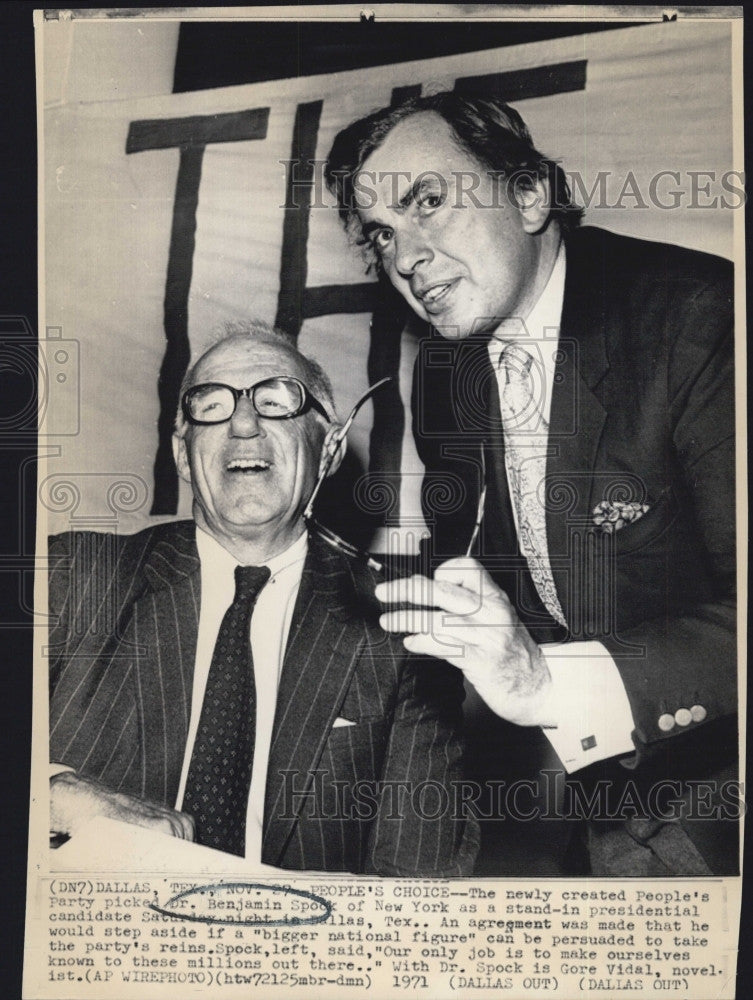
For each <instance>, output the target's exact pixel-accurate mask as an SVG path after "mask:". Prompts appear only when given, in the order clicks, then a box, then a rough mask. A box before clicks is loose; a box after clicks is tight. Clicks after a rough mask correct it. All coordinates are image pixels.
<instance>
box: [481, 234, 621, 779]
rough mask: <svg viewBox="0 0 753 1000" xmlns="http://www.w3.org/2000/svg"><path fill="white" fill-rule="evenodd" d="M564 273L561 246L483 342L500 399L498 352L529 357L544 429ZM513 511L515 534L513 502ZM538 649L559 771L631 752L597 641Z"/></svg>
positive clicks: (610, 671) (607, 659)
mask: <svg viewBox="0 0 753 1000" xmlns="http://www.w3.org/2000/svg"><path fill="white" fill-rule="evenodd" d="M565 270H566V263H565V247H564V244H561V245H560V249H559V253H558V255H557V260H556V261H555V265H554V268H553V270H552V273H551V275H550V277H549V281H548V282H547V284H546V287H545V288H544V290H543V292H542V293H541V296H540V298H539V299H538V301H537V302H536V304H535V305H534V307H533V309H532V310H531V312H530V313H529V315H528V316H527V317H526V318H525V320H521V319H518V318H514V319H509V320H505V321H504V322H503V323H501V324H500V326H499V327H498V328H497V329H496V330H495V332H494V335H493V336H492V338H491V340H490V341H489V357H490V359H491V362H492V367H493V369H494V371H495V372H496V373H497V389H498V391H499V394H500V399H501V396H502V392H503V390H504V387H505V370H504V365H501V364H500V359H501V355H502V352H503V351H504V349H505V347H507V345H508V344H509V343H511V342H515V343H518V344H520V346H521V347H523V348H524V349H525V350H526V351H528V353H529V354H530V355H531V356H532V357H533V359H534V363H533V365H532V366H531V378H532V380H533V381H532V385H533V392H534V395H535V398H536V401H537V404H538V413H539V414H540V415H541V416H542V417H543V418H544V420H545V421H546V422H547V423H548V422H549V415H550V412H551V407H552V386H553V384H554V373H555V368H556V360H555V359H556V352H557V346H558V343H559V328H560V322H561V319H562V304H563V300H564V295H565ZM534 422H535V420H534ZM533 429H534V430H536V428H533ZM508 485H509V483H508ZM510 496H511V497H512V488H511V489H510ZM512 508H513V517H514V518H515V526H516V528H517V526H518V521H517V511H516V510H515V504H514V503H513V504H512ZM541 649H542V652H543V654H544V656H545V658H546V662H547V666H548V667H549V672H550V673H551V675H552V687H551V692H550V699H549V702H548V705H549V706H551V708H552V711H553V712H554V715H553V717H554V718H556V719H557V725H556V726H554V727H546V728H545V729H544V733H545V734H546V736H547V738H548V739H549V742H550V743H551V745H552V747H553V748H554V750H555V752H556V754H557V756H558V757H559V758H560V760H561V761H562V764H563V766H564V768H565V770H566V771H568V772H572V771H577V770H579V769H580V768H582V767H586V766H587V765H588V764H593V763H594V762H595V761H598V760H605V759H606V758H607V757H614V756H616V755H617V754H623V753H629V752H631V751H632V750H633V749H634V746H633V741H632V739H631V736H630V734H631V733H632V731H633V728H634V725H635V724H634V721H633V714H632V711H631V709H630V702H629V700H628V696H627V693H626V691H625V686H624V684H623V683H622V678H621V677H620V673H619V670H618V669H617V666H616V664H615V662H614V660H613V659H612V656H611V655H610V653H609V652H608V651H607V649H606V648H605V647H604V646H603V645H602V643H600V642H598V641H596V640H589V641H585V642H567V643H557V644H555V643H552V644H546V645H543V646H542V647H541Z"/></svg>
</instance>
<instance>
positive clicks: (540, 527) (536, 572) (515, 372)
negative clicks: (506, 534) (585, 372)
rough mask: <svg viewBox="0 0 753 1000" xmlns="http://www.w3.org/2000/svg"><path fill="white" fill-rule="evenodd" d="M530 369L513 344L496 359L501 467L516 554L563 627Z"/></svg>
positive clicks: (541, 424) (542, 436)
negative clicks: (501, 382)
mask: <svg viewBox="0 0 753 1000" xmlns="http://www.w3.org/2000/svg"><path fill="white" fill-rule="evenodd" d="M532 365H533V358H532V357H531V355H530V354H529V353H528V351H526V350H525V348H523V347H522V346H521V345H520V344H517V343H514V344H508V346H507V347H506V348H505V350H504V351H503V352H502V356H501V358H500V367H502V368H503V370H504V373H505V386H504V389H503V391H502V393H501V395H500V410H501V413H502V428H503V430H504V435H505V464H506V466H507V474H508V479H509V482H510V488H511V492H512V499H513V503H514V505H515V514H516V517H517V522H518V524H517V526H518V542H519V544H520V551H521V552H522V553H523V555H524V556H525V558H526V562H527V563H528V568H529V570H530V572H531V577H532V578H533V582H534V584H535V585H536V590H537V591H538V593H539V596H540V597H541V600H542V601H543V602H544V606H545V607H546V608H547V610H548V611H549V613H550V614H551V615H552V617H553V618H555V619H556V620H557V621H558V622H559V623H560V625H564V626H565V627H566V626H567V622H566V620H565V616H564V614H563V611H562V606H561V605H560V601H559V597H558V596H557V590H556V588H555V586H554V577H553V576H552V567H551V563H550V561H549V549H548V546H547V538H546V517H545V510H544V502H545V486H546V484H545V478H546V454H547V444H548V432H549V425H548V423H547V421H546V420H545V419H544V417H543V415H542V414H541V411H540V407H539V402H538V400H537V399H536V395H535V393H534V389H533V378H532V374H531V369H532Z"/></svg>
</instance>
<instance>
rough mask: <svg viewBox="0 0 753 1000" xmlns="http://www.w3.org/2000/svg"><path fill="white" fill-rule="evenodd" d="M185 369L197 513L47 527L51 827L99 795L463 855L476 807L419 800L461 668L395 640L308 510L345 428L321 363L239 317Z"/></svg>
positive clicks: (379, 856)
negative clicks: (81, 529) (131, 528)
mask: <svg viewBox="0 0 753 1000" xmlns="http://www.w3.org/2000/svg"><path fill="white" fill-rule="evenodd" d="M184 389H185V391H184V393H183V397H182V413H181V416H180V418H179V421H178V425H177V430H176V434H175V454H176V463H177V468H178V471H179V473H180V475H181V477H182V478H183V479H185V480H186V482H188V483H190V485H191V489H192V491H193V521H183V522H178V523H172V524H165V525H161V526H158V527H153V528H148V529H147V530H146V531H143V532H141V533H139V534H137V535H133V536H128V537H116V536H112V535H92V534H89V533H76V534H68V535H62V536H59V537H58V538H56V539H55V540H54V542H53V546H52V555H53V568H52V574H51V577H50V611H51V614H52V615H53V621H54V625H53V627H52V629H51V635H50V647H51V660H52V662H51V684H52V702H51V713H50V724H51V740H50V745H51V759H52V760H54V761H56V762H60V763H61V764H63V765H67V766H68V767H69V768H70V770H67V771H64V772H62V773H59V774H56V775H55V776H53V778H52V790H51V795H52V809H51V817H52V825H53V829H55V830H58V831H61V832H68V833H70V832H73V833H75V830H76V827H77V825H78V824H80V823H81V822H82V821H84V820H86V819H87V818H89V817H91V816H94V815H97V814H104V815H108V816H113V817H116V818H119V819H122V820H125V821H126V822H135V823H138V824H141V825H145V826H150V827H153V828H156V829H160V830H163V831H165V832H171V833H174V834H175V835H177V836H183V837H188V838H190V837H191V836H192V835H193V831H194V830H195V836H196V839H197V840H198V841H199V842H201V843H203V844H206V845H208V846H212V847H215V848H218V849H220V850H224V851H228V852H231V853H234V854H238V855H241V856H245V857H246V858H247V859H248V860H249V865H250V866H256V865H258V864H259V862H260V861H261V862H263V863H264V864H265V865H270V866H278V867H281V868H293V869H322V870H329V871H352V872H373V873H379V874H384V875H459V874H467V873H468V872H469V871H470V870H471V868H472V865H473V859H474V856H475V851H476V840H477V837H476V829H475V826H474V823H473V821H472V820H471V821H464V820H463V819H458V818H456V817H453V815H452V814H451V809H449V808H444V809H443V810H437V809H436V808H435V805H436V801H435V800H436V797H437V796H438V795H439V798H440V799H442V801H443V803H444V805H445V806H447V803H449V802H450V799H451V794H450V793H451V791H452V788H451V785H452V782H453V779H455V778H457V777H459V776H460V775H459V766H460V759H461V746H460V743H459V740H458V736H457V729H458V726H459V722H460V703H461V700H462V691H461V686H460V684H459V682H458V680H457V678H456V677H454V676H453V675H454V674H455V673H456V672H455V671H453V670H452V668H450V667H447V666H446V665H438V664H436V663H435V664H431V661H428V660H427V659H425V658H423V659H422V658H406V657H405V654H404V652H402V650H401V648H400V646H399V644H398V643H397V642H396V641H395V640H394V639H392V637H390V636H387V635H386V634H385V633H384V632H383V631H382V630H381V629H380V627H379V625H378V623H377V617H378V613H377V610H376V607H377V606H376V602H375V601H374V599H373V594H374V587H375V586H376V584H377V582H378V580H377V578H375V577H374V575H373V574H372V572H371V570H369V569H368V567H367V566H366V564H365V563H362V562H359V561H356V560H353V559H351V558H350V557H348V556H346V555H344V554H343V553H342V552H340V551H338V550H336V549H334V548H333V547H331V545H329V544H328V543H326V542H324V541H323V540H322V539H321V538H320V537H319V536H318V535H316V534H308V533H307V531H306V526H305V524H304V520H303V517H302V513H303V510H304V508H305V506H306V503H307V501H308V499H309V497H310V495H311V493H312V490H313V487H314V484H315V482H316V479H317V475H318V472H319V469H320V462H323V461H324V456H325V455H326V454H327V450H328V448H329V446H330V444H331V441H332V438H333V436H334V434H335V432H336V430H337V429H338V428H339V425H338V424H337V423H336V419H335V411H334V406H333V401H332V394H331V389H330V386H329V382H328V380H327V378H326V376H325V375H324V373H323V372H322V371H321V369H320V368H319V367H318V366H317V365H316V364H315V363H313V362H312V361H310V360H309V359H307V358H306V357H304V356H303V355H302V354H300V353H299V352H298V351H297V350H296V349H295V348H294V347H293V346H292V345H291V343H290V342H289V341H288V340H287V339H286V338H284V337H283V336H282V335H280V334H277V333H275V332H274V331H272V330H269V329H267V328H264V327H260V326H259V325H255V326H253V327H252V328H251V330H250V331H249V332H247V333H236V334H233V335H230V336H228V337H226V338H224V339H223V340H221V341H219V342H218V343H217V344H215V346H213V347H211V348H210V349H209V350H208V351H207V352H206V353H205V354H204V355H202V357H201V358H200V359H199V360H198V361H197V363H196V364H195V365H194V366H193V368H192V369H191V370H190V372H189V373H188V375H187V378H186V380H185V383H184ZM338 459H339V455H336V456H335V459H334V461H333V463H332V467H333V468H335V467H336V465H337V461H338ZM424 793H427V794H424Z"/></svg>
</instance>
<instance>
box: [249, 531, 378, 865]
mask: <svg viewBox="0 0 753 1000" xmlns="http://www.w3.org/2000/svg"><path fill="white" fill-rule="evenodd" d="M352 591H353V584H352V578H351V576H350V573H349V571H348V569H347V566H346V564H345V563H344V561H343V560H342V558H341V557H340V556H339V555H338V554H337V553H335V552H334V551H333V550H331V549H329V548H328V547H326V546H325V545H324V544H323V543H321V542H319V541H318V540H317V539H316V538H313V537H310V538H309V554H308V558H307V560H306V563H305V566H304V570H303V576H302V579H301V586H300V589H299V591H298V598H297V600H296V605H295V610H294V613H293V621H292V623H291V627H290V636H289V640H288V646H287V650H286V653H285V661H284V664H283V669H282V676H281V678H280V686H279V690H278V695H277V710H276V713H275V724H274V729H273V737H272V746H271V748H270V754H269V765H268V769H267V787H266V796H265V809H264V839H263V848H262V860H263V861H264V862H265V863H266V864H276V863H277V862H278V861H279V859H280V858H281V856H282V854H283V852H284V850H285V847H286V845H287V843H288V840H289V839H290V836H291V835H292V833H293V830H294V827H295V824H296V822H297V819H298V815H299V813H300V812H301V810H302V809H303V808H304V806H305V804H306V798H305V797H304V796H303V795H301V794H300V793H301V792H305V791H306V790H308V789H309V788H310V787H311V784H312V782H313V778H312V776H311V773H310V772H311V771H312V770H313V769H315V768H316V766H317V764H318V762H319V759H320V757H321V753H322V750H323V748H324V744H325V742H326V740H327V737H328V735H329V732H330V730H331V728H332V724H333V722H334V720H335V719H336V718H337V715H338V711H339V708H340V705H341V704H342V701H343V698H344V697H345V693H346V691H347V689H348V684H349V683H350V679H351V677H352V674H353V671H354V669H355V665H356V662H357V661H358V656H359V651H360V648H361V646H362V644H363V642H364V639H365V632H364V626H363V621H362V620H361V619H360V618H358V617H356V616H355V615H354V614H353V613H352V611H350V610H349V608H348V605H349V604H350V603H352ZM348 592H350V598H349V596H348ZM293 789H294V790H295V792H296V795H295V797H293V796H292V795H291V792H292V790H293Z"/></svg>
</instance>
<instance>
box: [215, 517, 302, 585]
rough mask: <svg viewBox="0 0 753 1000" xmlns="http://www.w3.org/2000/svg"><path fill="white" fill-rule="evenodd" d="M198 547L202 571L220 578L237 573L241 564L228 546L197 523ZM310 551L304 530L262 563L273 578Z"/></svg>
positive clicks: (300, 561)
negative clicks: (280, 550)
mask: <svg viewBox="0 0 753 1000" xmlns="http://www.w3.org/2000/svg"><path fill="white" fill-rule="evenodd" d="M196 548H197V549H198V551H199V559H200V560H201V568H202V571H206V570H207V569H209V570H211V572H212V573H216V574H217V577H218V579H221V578H223V577H230V578H231V579H232V577H233V574H234V573H235V567H236V566H240V565H241V564H240V563H239V562H238V560H237V559H236V558H235V556H232V555H231V554H230V553H229V552H228V550H227V549H226V548H223V546H222V545H220V543H219V542H218V541H217V539H216V538H213V537H212V536H211V535H210V534H208V532H206V531H204V530H203V528H200V527H199V526H198V524H197V525H196ZM307 552H308V533H307V532H306V531H305V530H304V531H303V532H301V535H300V537H299V538H296V540H295V541H294V542H293V543H292V545H289V546H288V547H287V548H286V549H285V550H284V551H283V552H279V553H278V554H277V555H276V556H273V557H272V558H271V559H267V560H266V561H265V562H264V563H263V564H262V565H264V566H268V567H269V570H270V573H271V574H272V578H274V577H275V576H277V575H279V574H280V573H281V572H282V571H283V570H285V569H288V568H289V567H292V566H293V565H296V564H298V563H303V562H304V561H305V559H306V553H307Z"/></svg>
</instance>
